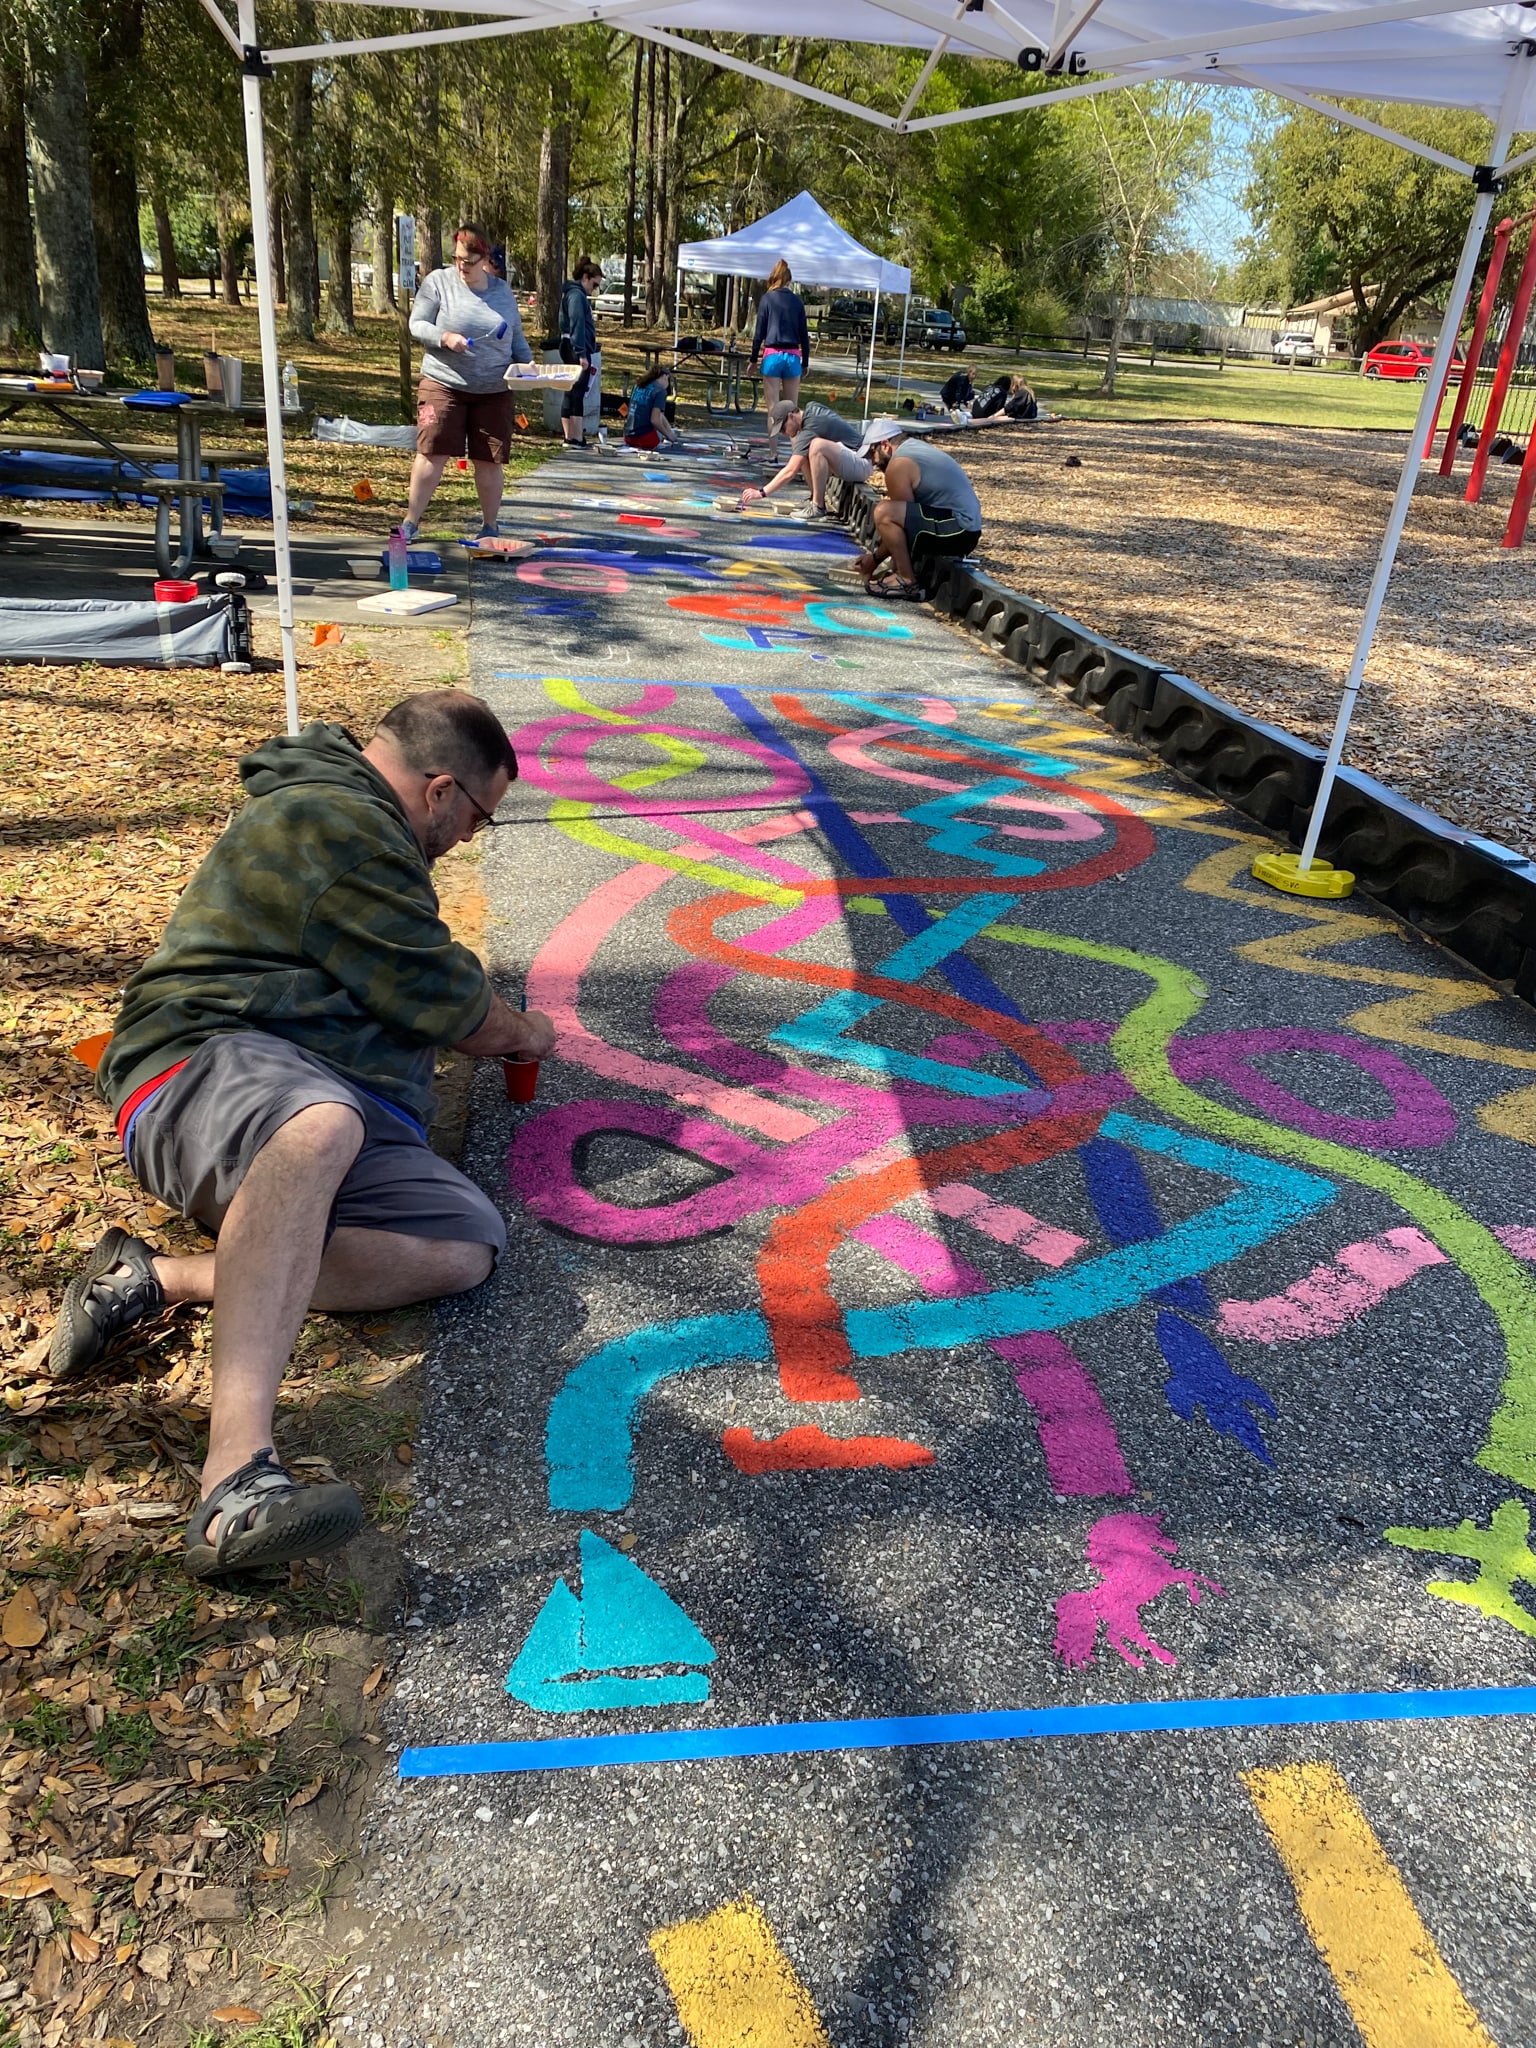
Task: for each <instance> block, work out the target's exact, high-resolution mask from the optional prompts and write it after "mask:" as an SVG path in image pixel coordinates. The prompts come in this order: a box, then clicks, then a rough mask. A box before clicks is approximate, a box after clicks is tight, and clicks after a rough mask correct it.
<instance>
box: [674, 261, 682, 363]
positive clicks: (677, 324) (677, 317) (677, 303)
mask: <svg viewBox="0 0 1536 2048" xmlns="http://www.w3.org/2000/svg"><path fill="white" fill-rule="evenodd" d="M682 337H683V266H682V265H681V263H679V265H678V266H677V290H676V292H675V293H674V295H673V299H672V353H673V355H674V356H675V355H676V354H677V345H678V343H679V342H680V341H681V340H682Z"/></svg>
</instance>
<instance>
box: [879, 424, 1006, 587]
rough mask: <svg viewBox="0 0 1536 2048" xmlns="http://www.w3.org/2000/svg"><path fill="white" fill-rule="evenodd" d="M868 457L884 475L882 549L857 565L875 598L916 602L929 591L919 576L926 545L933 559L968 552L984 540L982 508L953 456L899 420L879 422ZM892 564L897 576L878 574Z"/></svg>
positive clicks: (880, 522)
mask: <svg viewBox="0 0 1536 2048" xmlns="http://www.w3.org/2000/svg"><path fill="white" fill-rule="evenodd" d="M864 453H865V454H866V455H868V457H869V459H870V463H871V465H872V466H873V467H874V468H875V469H879V470H883V471H884V472H885V496H884V497H883V498H881V499H879V500H878V501H877V503H876V505H875V514H874V516H875V545H874V548H873V549H872V550H871V551H869V552H867V553H865V554H862V555H860V556H859V559H858V562H857V564H856V565H855V566H856V567H857V569H858V571H859V573H860V575H861V576H863V577H864V579H865V581H864V588H865V589H866V590H867V591H868V592H869V594H870V596H871V597H886V598H899V599H901V600H903V601H904V602H906V603H909V604H916V603H918V602H920V601H921V599H922V595H923V592H922V588H921V586H920V585H919V583H918V582H917V579H916V576H915V575H914V573H913V566H912V559H913V555H914V554H915V552H916V551H917V549H918V548H919V547H921V548H922V549H923V550H924V551H925V552H926V553H928V554H931V555H951V556H964V555H968V554H969V553H970V552H971V550H972V549H973V548H974V547H975V545H976V543H977V542H978V541H979V540H980V539H981V503H980V500H979V499H978V498H977V496H976V493H975V491H974V490H973V489H972V487H971V480H970V478H969V477H968V476H967V475H966V473H965V471H964V470H963V469H962V468H961V467H960V465H959V463H958V462H956V460H955V458H954V457H953V456H952V455H947V454H946V453H945V452H944V450H943V449H942V448H935V447H934V445H933V443H932V442H931V441H929V440H926V439H924V438H923V437H922V436H921V435H916V434H914V433H913V432H912V430H911V428H910V427H906V426H904V425H903V424H902V422H901V421H900V420H889V419H887V420H875V421H873V422H872V423H871V424H870V426H869V428H868V429H867V431H866V433H865V435H864ZM887 560H888V561H889V562H890V565H891V568H892V569H893V570H894V571H895V574H894V575H887V576H880V575H878V574H877V571H878V570H879V567H880V564H881V563H882V562H883V561H887Z"/></svg>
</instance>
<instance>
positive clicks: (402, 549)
mask: <svg viewBox="0 0 1536 2048" xmlns="http://www.w3.org/2000/svg"><path fill="white" fill-rule="evenodd" d="M389 587H390V589H391V590H409V589H410V587H411V577H410V548H409V546H408V544H407V542H406V538H405V535H404V534H403V533H402V532H401V531H400V529H399V527H398V526H397V527H395V528H394V530H393V531H392V532H391V534H390V536H389Z"/></svg>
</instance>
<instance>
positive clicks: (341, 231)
mask: <svg viewBox="0 0 1536 2048" xmlns="http://www.w3.org/2000/svg"><path fill="white" fill-rule="evenodd" d="M326 239H327V244H328V253H329V255H330V259H331V278H330V290H329V291H328V292H327V293H326V299H325V331H326V333H327V334H356V332H357V313H356V309H355V307H354V306H353V303H352V221H351V218H350V216H348V217H343V216H342V215H341V214H333V215H332V217H331V223H330V232H329V235H328V236H327V238H326Z"/></svg>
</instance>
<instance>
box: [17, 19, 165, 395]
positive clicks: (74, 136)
mask: <svg viewBox="0 0 1536 2048" xmlns="http://www.w3.org/2000/svg"><path fill="white" fill-rule="evenodd" d="M60 41H61V44H62V47H60V48H58V49H56V50H52V51H50V50H48V49H47V48H46V47H34V49H33V51H32V53H31V62H30V65H29V79H28V91H27V127H28V131H29V135H30V139H31V146H32V147H31V157H32V191H33V198H34V202H35V205H36V209H37V216H36V218H37V275H38V286H39V291H38V296H39V298H40V300H41V302H42V326H43V345H44V347H45V348H51V349H57V350H59V351H60V352H61V353H63V354H68V355H71V356H73V357H74V359H75V364H76V367H77V368H80V369H86V370H102V369H105V368H106V362H107V351H106V347H105V344H104V343H103V340H102V333H101V287H100V283H99V281H98V278H97V273H96V231H95V228H94V226H93V225H92V221H91V209H90V208H89V207H88V206H84V205H82V204H81V195H82V194H84V193H87V192H89V191H90V189H91V148H90V113H89V110H88V108H87V106H86V99H85V72H84V70H83V69H82V68H81V64H80V58H79V56H78V54H77V53H76V52H75V51H74V50H73V49H72V48H70V47H69V45H68V44H67V42H64V41H63V39H62V38H61V39H60ZM134 241H135V245H137V241H138V236H137V234H135V236H134Z"/></svg>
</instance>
